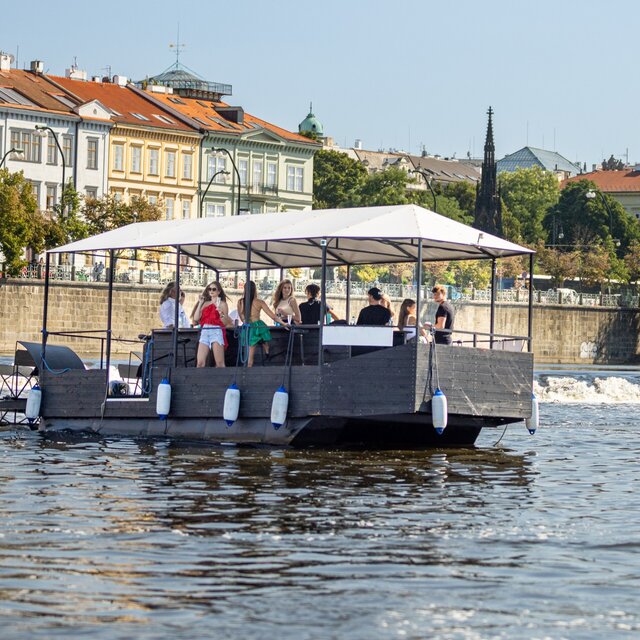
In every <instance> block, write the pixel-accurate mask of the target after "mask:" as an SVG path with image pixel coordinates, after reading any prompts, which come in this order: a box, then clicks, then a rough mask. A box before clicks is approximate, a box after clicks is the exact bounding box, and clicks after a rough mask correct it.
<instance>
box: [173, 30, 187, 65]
mask: <svg viewBox="0 0 640 640" xmlns="http://www.w3.org/2000/svg"><path fill="white" fill-rule="evenodd" d="M186 46H187V45H186V44H184V43H182V44H180V23H179V22H178V38H177V39H176V42H175V44H174V43H171V44H170V45H169V49H175V50H176V67H179V66H180V51H181V50H182V49H184V48H185V47H186Z"/></svg>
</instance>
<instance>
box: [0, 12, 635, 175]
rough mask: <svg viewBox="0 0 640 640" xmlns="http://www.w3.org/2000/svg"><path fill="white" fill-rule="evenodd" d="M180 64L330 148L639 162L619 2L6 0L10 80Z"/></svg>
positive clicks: (3, 43)
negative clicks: (34, 65) (310, 129)
mask: <svg viewBox="0 0 640 640" xmlns="http://www.w3.org/2000/svg"><path fill="white" fill-rule="evenodd" d="M178 25H179V30H180V42H181V43H184V45H185V47H184V49H182V50H181V53H180V61H181V62H182V63H183V64H185V65H186V66H187V67H189V68H190V69H192V70H194V71H196V72H197V73H198V74H199V75H200V76H202V77H204V78H206V79H207V80H211V81H214V82H224V83H228V84H231V85H232V86H233V95H232V96H231V97H228V98H227V100H228V102H230V103H231V104H239V105H241V106H243V107H244V108H245V110H246V111H248V112H249V113H252V114H254V115H257V116H259V117H262V118H264V119H266V120H268V121H270V122H273V123H275V124H278V125H280V126H283V127H285V128H287V129H291V130H296V129H297V125H298V123H299V122H300V121H301V120H302V119H303V118H304V117H305V116H306V114H307V112H308V109H309V103H310V102H311V101H312V102H313V110H314V113H315V114H316V116H317V117H318V118H319V119H320V121H321V122H322V123H323V125H324V128H325V134H327V135H330V136H332V137H333V138H334V139H335V140H336V142H337V143H338V144H340V145H346V146H353V144H354V140H355V139H356V138H359V139H361V140H362V143H363V146H364V148H365V149H373V150H376V149H381V148H384V149H389V148H395V149H399V150H400V149H401V150H404V151H410V152H412V153H415V154H418V153H419V152H420V151H421V149H422V146H423V145H424V147H426V149H427V151H428V152H429V153H432V154H434V153H439V154H441V155H443V156H452V155H453V154H454V153H455V154H456V157H458V158H463V157H465V156H466V155H467V153H468V152H469V153H471V154H472V155H473V156H481V155H482V147H483V144H484V136H485V131H486V111H487V108H488V107H489V105H491V106H492V107H493V109H494V111H495V120H494V132H495V143H496V155H497V157H498V158H501V157H503V156H504V155H506V154H508V153H511V152H513V151H516V150H517V149H519V148H521V147H523V146H525V145H527V144H529V145H530V146H534V147H541V148H545V149H549V150H555V151H558V152H559V153H561V154H562V155H564V156H565V157H567V158H568V159H569V160H572V161H580V162H586V163H587V166H588V168H589V169H590V168H591V164H593V163H597V162H600V161H601V160H602V159H603V157H607V158H608V157H609V156H610V155H611V154H614V155H615V156H616V157H618V158H623V159H626V155H627V153H628V159H629V161H630V162H635V161H636V160H637V161H639V162H640V128H639V127H638V125H637V123H636V116H637V111H636V109H637V108H638V105H639V104H640V99H639V97H640V95H639V94H640V82H639V80H638V73H637V71H636V69H637V65H638V62H639V60H640V47H639V46H638V44H637V43H638V31H639V30H640V2H639V1H638V0H618V1H617V2H614V3H610V2H605V1H604V0H600V1H597V0H537V1H536V2H525V1H522V0H485V1H484V2H481V1H479V0H454V1H451V2H449V1H447V0H437V1H435V0H393V1H384V2H382V1H379V0H316V1H315V2H313V1H310V0H224V1H222V0H202V1H200V2H194V1H191V0H181V1H178V2H176V1H171V2H170V1H168V0H155V1H154V2H149V1H147V0H128V1H126V2H125V1H124V0H109V1H108V2H88V1H85V2H80V1H78V0H69V1H66V0H58V1H57V2H54V1H52V0H30V2H24V1H23V2H9V0H4V1H3V2H2V6H1V9H0V49H2V50H4V51H8V52H10V53H13V54H14V55H15V54H16V53H17V54H18V64H19V67H21V68H24V67H28V65H29V62H30V60H33V59H40V60H43V61H44V63H45V69H46V70H47V71H48V72H49V73H51V74H56V75H62V74H64V70H65V68H67V67H69V66H70V65H71V64H72V63H73V62H74V60H77V65H78V67H79V68H81V69H84V70H86V71H87V72H88V73H89V75H104V74H105V73H107V71H106V69H107V68H108V67H110V69H111V72H112V74H121V75H125V76H127V77H130V78H133V79H134V80H139V79H141V78H143V77H145V76H148V75H154V74H157V73H159V72H161V71H163V70H165V69H166V68H167V67H169V66H171V65H172V63H174V62H175V49H171V48H170V47H169V45H170V44H171V43H174V44H175V43H176V41H177V33H178Z"/></svg>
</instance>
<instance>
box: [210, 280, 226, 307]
mask: <svg viewBox="0 0 640 640" xmlns="http://www.w3.org/2000/svg"><path fill="white" fill-rule="evenodd" d="M211 284H215V285H216V287H217V288H218V297H219V298H220V302H226V301H227V294H226V293H225V292H224V289H223V288H222V285H221V284H220V281H219V280H214V281H213V282H212V283H211ZM209 286H211V285H209Z"/></svg>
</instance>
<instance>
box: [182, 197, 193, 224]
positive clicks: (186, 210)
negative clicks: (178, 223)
mask: <svg viewBox="0 0 640 640" xmlns="http://www.w3.org/2000/svg"><path fill="white" fill-rule="evenodd" d="M182 217H183V218H184V219H185V220H186V219H187V218H190V217H191V200H183V201H182Z"/></svg>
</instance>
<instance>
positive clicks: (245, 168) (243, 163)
mask: <svg viewBox="0 0 640 640" xmlns="http://www.w3.org/2000/svg"><path fill="white" fill-rule="evenodd" d="M238 173H239V174H240V184H245V185H246V184H247V177H248V174H249V161H248V160H240V162H238Z"/></svg>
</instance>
